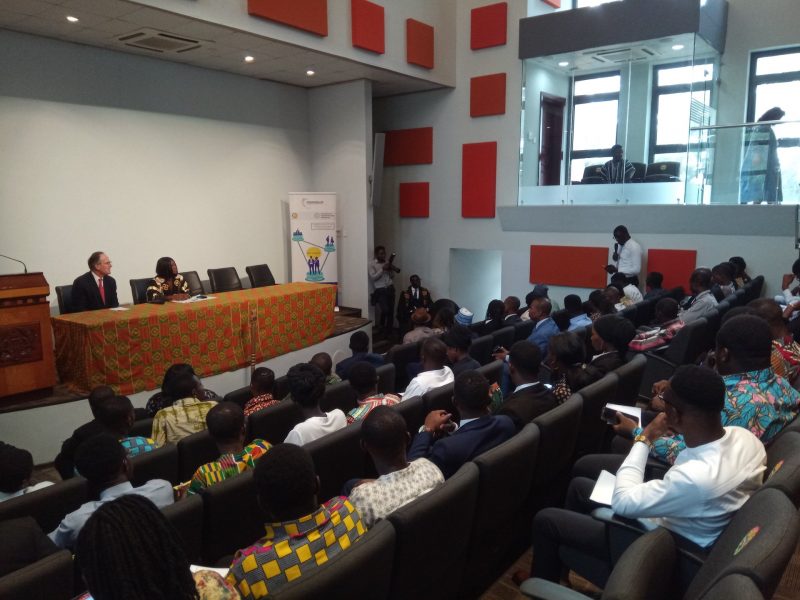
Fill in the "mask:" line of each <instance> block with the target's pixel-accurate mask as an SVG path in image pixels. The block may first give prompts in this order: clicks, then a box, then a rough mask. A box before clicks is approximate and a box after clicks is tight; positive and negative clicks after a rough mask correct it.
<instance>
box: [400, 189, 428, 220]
mask: <svg viewBox="0 0 800 600" xmlns="http://www.w3.org/2000/svg"><path fill="white" fill-rule="evenodd" d="M400 216H401V217H423V218H426V219H427V218H428V217H429V216H430V183H428V182H427V181H417V182H414V183H401V184H400Z"/></svg>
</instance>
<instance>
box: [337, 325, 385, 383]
mask: <svg viewBox="0 0 800 600" xmlns="http://www.w3.org/2000/svg"><path fill="white" fill-rule="evenodd" d="M350 350H351V351H352V352H353V356H351V357H350V358H345V359H344V360H343V361H341V362H340V363H339V364H337V365H336V374H337V375H338V376H339V377H341V378H342V379H348V372H349V370H350V367H352V366H353V365H354V364H356V363H357V362H365V361H366V362H368V363H371V364H373V365H375V366H376V367H380V366H381V365H382V364H384V360H383V357H382V356H381V355H380V354H373V353H371V352H370V351H369V336H368V335H367V333H366V332H365V331H356V332H355V333H353V335H351V336H350Z"/></svg>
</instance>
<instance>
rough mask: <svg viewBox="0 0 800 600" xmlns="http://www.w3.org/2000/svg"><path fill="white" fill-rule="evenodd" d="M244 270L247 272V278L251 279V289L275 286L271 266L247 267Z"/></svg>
mask: <svg viewBox="0 0 800 600" xmlns="http://www.w3.org/2000/svg"><path fill="white" fill-rule="evenodd" d="M244 270H245V271H247V276H248V277H249V278H250V287H254V288H257V287H266V286H268V285H275V278H274V277H273V276H272V271H270V270H269V265H266V264H265V265H252V266H249V267H245V268H244Z"/></svg>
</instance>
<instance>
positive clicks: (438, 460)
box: [408, 415, 517, 479]
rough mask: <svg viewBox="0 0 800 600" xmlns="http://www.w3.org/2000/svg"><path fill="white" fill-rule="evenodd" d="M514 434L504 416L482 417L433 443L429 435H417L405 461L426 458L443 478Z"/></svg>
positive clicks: (509, 420)
mask: <svg viewBox="0 0 800 600" xmlns="http://www.w3.org/2000/svg"><path fill="white" fill-rule="evenodd" d="M516 432H517V428H516V427H515V426H514V422H513V421H512V420H511V419H510V418H509V417H507V416H506V415H494V416H490V415H486V416H485V417H481V418H480V419H475V420H474V421H471V422H470V423H467V424H466V425H464V426H463V427H461V428H459V429H458V430H457V431H456V432H455V433H454V434H452V435H448V436H447V437H444V438H441V439H440V440H437V441H434V439H433V435H431V434H430V433H426V432H424V431H423V432H422V433H418V434H417V435H416V436H415V437H414V441H413V442H412V443H411V448H410V449H409V451H408V460H414V459H417V458H427V459H428V460H429V461H431V462H432V463H433V464H435V465H436V466H437V467H439V469H440V470H441V471H442V474H443V475H444V477H445V479H447V478H448V477H450V476H451V475H453V474H454V473H455V472H456V471H458V469H459V468H460V467H461V465H463V464H464V463H465V462H467V461H470V460H472V459H473V458H475V457H476V456H478V455H479V454H481V453H482V452H486V451H487V450H491V449H492V448H494V447H495V446H499V445H500V444H502V443H503V442H505V441H506V440H507V439H510V438H511V437H512V436H513V435H514V434H515V433H516Z"/></svg>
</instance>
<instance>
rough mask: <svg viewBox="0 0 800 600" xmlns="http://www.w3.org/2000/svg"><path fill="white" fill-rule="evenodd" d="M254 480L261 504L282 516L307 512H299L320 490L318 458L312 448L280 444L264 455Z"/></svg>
mask: <svg viewBox="0 0 800 600" xmlns="http://www.w3.org/2000/svg"><path fill="white" fill-rule="evenodd" d="M292 395H293V396H294V394H292ZM253 480H254V481H255V484H256V491H257V493H258V497H259V499H260V501H261V505H262V506H263V507H264V509H266V510H267V511H268V512H270V513H271V514H272V516H275V517H278V518H282V519H290V518H299V517H302V516H305V515H304V514H297V513H298V512H302V511H304V510H305V508H306V507H307V506H309V505H310V504H312V501H313V499H314V496H315V495H316V491H317V473H316V471H315V470H314V461H312V460H311V455H310V454H309V453H308V450H306V449H305V448H303V447H302V446H296V445H295V444H278V445H276V446H274V447H273V448H272V449H271V450H270V451H269V452H267V453H266V454H265V455H264V456H262V457H261V458H260V459H259V460H258V462H257V463H256V468H255V471H254V473H253Z"/></svg>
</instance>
